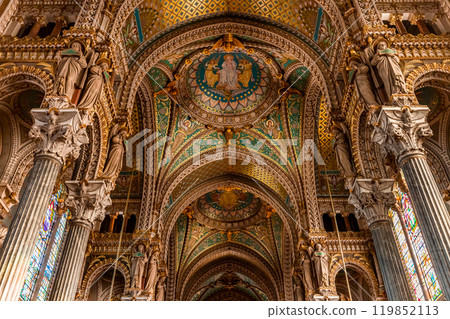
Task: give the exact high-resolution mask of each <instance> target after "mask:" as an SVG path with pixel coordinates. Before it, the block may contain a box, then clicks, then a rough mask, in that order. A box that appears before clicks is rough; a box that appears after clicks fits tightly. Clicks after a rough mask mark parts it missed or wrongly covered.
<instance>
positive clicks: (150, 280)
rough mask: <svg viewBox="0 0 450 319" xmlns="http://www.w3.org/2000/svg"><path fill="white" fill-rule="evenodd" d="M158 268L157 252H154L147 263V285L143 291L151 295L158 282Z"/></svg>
mask: <svg viewBox="0 0 450 319" xmlns="http://www.w3.org/2000/svg"><path fill="white" fill-rule="evenodd" d="M158 266H159V250H156V251H155V252H154V253H153V254H152V256H151V257H150V261H149V263H148V273H147V274H148V275H147V284H146V285H145V291H146V292H148V293H150V295H153V294H154V293H155V285H156V281H157V280H158Z"/></svg>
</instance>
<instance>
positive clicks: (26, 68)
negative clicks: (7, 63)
mask: <svg viewBox="0 0 450 319" xmlns="http://www.w3.org/2000/svg"><path fill="white" fill-rule="evenodd" d="M20 75H25V76H28V78H27V81H29V82H32V83H34V84H36V85H37V86H38V87H39V88H40V89H42V91H44V92H45V93H46V94H47V93H50V92H53V85H54V83H53V79H52V78H51V77H50V75H48V74H47V73H46V72H44V71H42V70H40V69H37V68H35V67H33V66H30V65H23V64H22V65H20V66H13V67H12V68H8V69H2V70H0V88H1V87H2V86H5V85H9V83H8V82H13V81H12V78H14V77H15V76H20Z"/></svg>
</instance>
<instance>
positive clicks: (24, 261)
mask: <svg viewBox="0 0 450 319" xmlns="http://www.w3.org/2000/svg"><path fill="white" fill-rule="evenodd" d="M60 169H61V162H60V161H58V160H57V159H55V158H52V157H50V156H38V157H37V158H36V162H35V164H34V166H33V168H32V170H31V172H30V174H31V177H30V181H29V183H27V184H26V185H25V186H24V187H25V190H24V192H23V197H22V198H21V199H20V202H19V206H18V208H17V212H16V215H15V217H14V219H13V221H12V224H11V227H10V229H9V231H8V235H7V236H6V239H5V241H4V243H3V246H2V248H1V251H0V300H13V301H16V300H18V299H19V294H20V290H21V288H22V286H23V283H24V280H25V276H26V271H27V269H28V266H29V262H30V257H31V254H32V253H33V249H34V245H35V243H36V238H37V236H38V232H39V229H40V228H41V226H42V221H43V218H44V215H45V211H46V209H47V206H48V204H49V201H50V197H51V195H52V191H53V188H54V186H55V182H56V178H57V176H58V174H59V171H60Z"/></svg>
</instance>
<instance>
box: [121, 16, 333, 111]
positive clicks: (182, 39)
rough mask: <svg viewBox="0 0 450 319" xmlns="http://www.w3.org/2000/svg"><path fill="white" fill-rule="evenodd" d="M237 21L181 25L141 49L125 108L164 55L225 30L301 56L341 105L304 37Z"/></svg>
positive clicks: (124, 90)
mask: <svg viewBox="0 0 450 319" xmlns="http://www.w3.org/2000/svg"><path fill="white" fill-rule="evenodd" d="M233 20H234V21H235V22H230V18H229V17H228V18H216V19H213V20H212V21H211V20H205V21H200V22H195V23H192V24H190V25H187V26H183V27H180V28H179V29H177V30H176V31H173V32H171V33H168V34H167V35H165V36H162V37H161V38H159V39H158V40H156V41H154V42H153V43H151V44H150V45H148V46H147V47H145V49H143V50H144V51H143V52H138V53H137V54H136V59H135V60H134V63H133V64H132V65H131V67H130V72H128V73H127V78H126V79H124V83H125V84H124V86H123V88H122V92H121V94H120V96H122V99H121V100H120V105H121V107H122V108H123V109H126V110H128V114H130V110H131V108H132V105H133V101H134V99H135V95H136V92H137V90H138V87H139V85H140V83H141V82H142V80H143V78H144V77H145V76H146V74H147V70H150V69H151V67H153V66H155V65H156V64H157V63H158V61H159V60H161V59H162V58H163V57H164V56H167V55H169V54H171V53H172V52H174V51H176V50H177V49H179V48H180V47H182V46H185V45H187V44H190V43H192V42H195V41H199V40H202V39H204V38H207V37H211V36H214V35H217V36H220V35H223V34H224V33H233V34H239V35H242V36H249V37H253V38H256V39H258V40H261V41H265V42H269V43H272V44H275V45H276V46H278V47H280V49H282V50H284V51H286V52H289V53H291V54H293V55H294V56H296V57H298V58H299V60H300V61H301V62H304V65H305V66H306V67H307V68H308V69H309V70H310V71H311V73H312V74H314V75H316V79H317V81H318V82H319V83H320V86H321V87H322V90H323V95H324V96H325V100H326V101H327V104H328V105H331V106H333V108H338V99H337V92H336V88H335V85H334V82H333V80H332V77H331V76H329V74H328V71H327V70H328V66H327V64H326V63H325V62H324V61H323V60H321V58H320V56H319V54H318V53H316V52H314V51H313V50H312V49H311V48H310V47H308V46H305V45H304V42H303V41H302V40H300V39H299V38H297V37H295V36H293V35H292V34H291V33H290V32H287V31H285V30H282V29H280V28H276V27H272V26H268V25H267V24H264V23H261V22H258V21H252V20H249V19H240V18H235V19H233ZM143 47H144V46H143Z"/></svg>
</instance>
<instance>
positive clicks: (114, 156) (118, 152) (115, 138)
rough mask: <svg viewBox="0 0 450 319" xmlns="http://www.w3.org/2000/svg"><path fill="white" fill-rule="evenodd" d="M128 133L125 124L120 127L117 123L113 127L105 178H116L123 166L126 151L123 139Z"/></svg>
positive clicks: (104, 171) (104, 172)
mask: <svg viewBox="0 0 450 319" xmlns="http://www.w3.org/2000/svg"><path fill="white" fill-rule="evenodd" d="M126 135H127V128H126V127H125V126H122V127H119V124H116V125H114V126H113V128H112V129H111V133H110V135H109V136H110V140H109V143H110V146H109V153H108V158H107V160H106V164H105V169H104V170H103V175H102V177H103V178H104V179H114V178H115V177H116V175H117V173H118V172H119V170H120V169H121V168H122V161H123V153H124V151H125V146H124V142H123V141H124V139H125V136H126Z"/></svg>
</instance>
